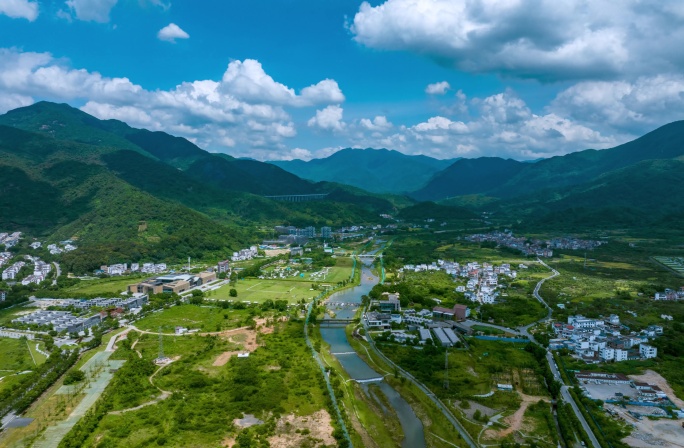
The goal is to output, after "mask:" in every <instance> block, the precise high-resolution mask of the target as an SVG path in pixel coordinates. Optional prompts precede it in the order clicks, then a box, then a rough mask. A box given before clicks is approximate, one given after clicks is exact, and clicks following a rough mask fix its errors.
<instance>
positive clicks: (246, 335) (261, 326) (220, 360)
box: [211, 317, 287, 367]
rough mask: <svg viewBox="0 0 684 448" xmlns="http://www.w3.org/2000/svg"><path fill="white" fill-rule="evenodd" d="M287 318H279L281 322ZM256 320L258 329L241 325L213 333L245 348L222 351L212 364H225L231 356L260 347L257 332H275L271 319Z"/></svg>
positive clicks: (218, 365)
mask: <svg viewBox="0 0 684 448" xmlns="http://www.w3.org/2000/svg"><path fill="white" fill-rule="evenodd" d="M285 320H287V318H285V317H283V318H281V319H280V320H279V322H284V321H285ZM255 321H256V324H257V330H256V331H255V330H252V329H250V328H249V327H240V328H235V329H233V330H226V331H221V332H218V333H211V334H216V335H218V336H220V337H222V338H225V339H228V341H229V342H231V343H233V344H237V345H242V347H243V350H232V351H228V352H223V353H221V354H220V355H219V356H218V357H217V358H216V360H215V361H214V363H213V364H212V365H213V366H215V367H220V366H223V365H225V364H226V363H227V362H228V361H229V360H230V358H231V357H233V356H237V355H238V354H240V353H243V352H250V353H251V352H253V351H254V350H256V349H257V348H259V347H260V346H261V345H260V344H259V343H258V342H257V332H259V333H262V334H270V333H273V326H272V325H271V326H269V324H270V323H273V322H272V321H269V320H268V319H265V318H258V319H255Z"/></svg>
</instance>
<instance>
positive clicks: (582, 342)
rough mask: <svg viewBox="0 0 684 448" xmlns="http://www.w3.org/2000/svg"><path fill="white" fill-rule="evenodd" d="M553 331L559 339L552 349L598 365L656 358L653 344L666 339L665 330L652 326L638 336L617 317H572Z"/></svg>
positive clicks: (552, 343)
mask: <svg viewBox="0 0 684 448" xmlns="http://www.w3.org/2000/svg"><path fill="white" fill-rule="evenodd" d="M553 331H554V333H555V334H556V336H557V337H556V338H554V339H552V340H551V341H550V343H549V348H551V349H552V350H560V349H563V348H566V349H568V350H570V351H571V352H573V353H574V356H575V357H576V358H577V359H581V360H582V361H584V362H586V363H588V364H597V363H599V362H610V361H614V362H621V361H631V360H639V359H651V358H655V357H656V356H657V355H658V349H657V348H656V347H653V346H652V345H649V341H651V340H653V339H655V338H657V337H659V336H662V334H663V327H662V326H660V325H650V326H648V327H647V328H646V329H644V330H641V331H640V332H639V333H637V332H633V331H629V328H628V327H626V326H624V325H622V324H621V323H620V317H619V316H617V315H615V314H611V315H610V316H609V317H607V318H602V319H590V318H587V317H584V316H580V315H577V316H570V317H568V322H567V323H566V324H563V323H554V324H553ZM623 332H625V333H626V334H623Z"/></svg>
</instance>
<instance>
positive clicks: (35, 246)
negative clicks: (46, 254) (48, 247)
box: [29, 241, 43, 249]
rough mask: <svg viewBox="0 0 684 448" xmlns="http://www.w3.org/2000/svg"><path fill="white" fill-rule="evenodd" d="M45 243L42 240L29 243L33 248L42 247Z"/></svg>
mask: <svg viewBox="0 0 684 448" xmlns="http://www.w3.org/2000/svg"><path fill="white" fill-rule="evenodd" d="M42 245H43V243H41V242H40V241H34V242H32V243H31V244H29V247H30V248H31V249H40V247H41V246H42Z"/></svg>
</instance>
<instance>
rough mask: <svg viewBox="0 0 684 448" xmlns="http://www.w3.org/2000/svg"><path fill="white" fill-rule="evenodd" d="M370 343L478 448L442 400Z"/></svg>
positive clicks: (370, 339)
mask: <svg viewBox="0 0 684 448" xmlns="http://www.w3.org/2000/svg"><path fill="white" fill-rule="evenodd" d="M362 321H363V326H364V329H365V330H366V334H369V333H368V328H366V322H365V321H364V320H363V319H362ZM367 339H368V343H369V344H370V346H371V348H372V349H373V351H374V352H375V353H376V354H377V355H378V356H379V357H380V358H382V360H383V361H385V362H386V363H387V364H389V365H390V366H392V367H394V368H395V369H397V371H398V372H399V373H401V374H402V375H403V376H404V377H405V378H406V379H408V380H409V381H411V382H412V383H413V384H414V385H415V386H416V387H418V389H420V390H421V391H422V392H423V393H424V394H425V395H426V396H427V397H428V398H429V399H430V400H432V402H433V403H434V404H435V406H437V408H438V409H439V410H440V411H442V414H444V416H445V417H446V418H447V420H449V421H450V422H451V424H452V425H453V426H454V428H456V430H457V431H458V432H459V434H461V437H462V438H463V440H465V442H466V443H467V444H468V446H469V447H471V448H477V446H478V445H477V443H475V441H474V440H473V439H472V438H471V437H470V434H468V431H466V430H465V428H464V427H463V425H461V422H459V421H458V420H457V419H456V417H454V415H453V414H452V413H451V411H450V410H449V409H448V408H447V406H446V405H445V404H444V403H442V400H440V399H439V398H437V396H435V394H433V393H432V392H431V391H430V390H429V389H428V388H427V387H426V386H424V385H423V384H422V383H421V382H420V381H418V380H417V379H415V378H414V377H413V375H411V374H410V373H408V372H407V371H405V370H404V369H402V368H401V367H399V366H398V365H396V364H395V363H394V362H392V361H391V360H390V359H389V358H387V357H386V356H385V355H384V354H383V353H382V352H381V351H380V350H379V349H378V348H377V347H376V346H375V342H373V338H371V337H368V338H367Z"/></svg>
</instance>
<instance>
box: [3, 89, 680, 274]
mask: <svg viewBox="0 0 684 448" xmlns="http://www.w3.org/2000/svg"><path fill="white" fill-rule="evenodd" d="M281 166H282V167H284V168H285V169H283V168H281ZM286 170H291V171H297V172H288V171H286ZM300 174H301V175H300ZM304 177H306V178H307V179H305V178H304ZM0 179H2V180H3V182H2V183H0V230H1V231H14V230H22V231H26V232H28V233H30V234H31V235H33V236H38V237H47V238H48V239H51V240H53V241H54V240H64V239H76V240H78V242H79V243H78V244H79V245H80V246H82V247H88V248H89V250H88V251H87V252H85V253H84V252H81V251H79V252H80V253H79V255H78V256H75V255H69V256H65V261H66V263H67V264H66V267H67V269H71V268H74V270H77V271H79V272H82V271H85V270H87V269H91V268H92V267H97V266H99V265H101V264H103V263H112V262H119V261H127V260H128V261H130V260H139V259H141V258H151V259H169V258H176V259H182V258H185V257H188V256H190V257H193V258H201V257H207V256H211V257H221V256H225V254H226V252H230V251H233V250H235V249H238V248H240V247H242V246H244V245H247V244H251V243H253V242H254V241H255V240H256V239H258V238H262V237H268V236H270V226H272V225H274V224H291V225H295V226H307V225H314V226H322V225H333V226H342V225H347V224H360V223H376V222H377V221H378V215H380V214H384V213H389V214H394V215H395V216H396V217H398V218H400V219H403V220H406V221H409V222H416V221H424V219H426V218H433V219H435V220H439V221H450V222H454V221H455V220H459V219H461V220H471V219H477V217H478V216H479V213H480V212H483V211H487V212H490V213H492V214H495V215H497V216H498V217H499V218H500V219H501V220H502V222H511V223H513V222H516V223H518V224H520V225H521V226H522V227H527V228H529V229H541V230H550V229H553V230H556V231H558V230H560V229H562V230H563V231H574V230H578V229H582V230H591V229H595V228H597V227H602V228H603V227H611V226H612V227H616V226H618V227H632V228H637V227H641V228H644V227H648V226H654V225H658V226H660V227H661V228H665V229H673V230H677V229H679V227H678V226H677V223H678V222H680V221H681V219H682V218H684V206H682V204H684V189H683V188H681V185H682V181H683V180H684V122H682V121H679V122H674V123H670V124H668V125H665V126H663V127H661V128H659V129H656V130H654V131H652V132H650V133H648V134H646V135H644V136H643V137H640V138H638V139H636V140H634V141H631V142H629V143H625V144H623V145H620V146H617V147H615V148H610V149H604V150H583V151H578V152H575V153H571V154H568V155H565V156H558V157H553V158H550V159H544V160H539V161H535V163H528V162H519V161H515V160H511V159H502V158H497V157H482V158H476V159H457V160H456V159H455V160H437V159H432V158H430V157H425V156H406V155H403V154H401V153H399V152H396V151H389V150H372V149H363V150H357V149H347V150H342V151H339V152H338V153H336V154H333V155H332V156H330V157H328V158H326V159H317V160H312V161H309V162H302V161H290V162H270V163H266V162H260V161H256V160H252V159H236V158H233V157H231V156H229V155H225V154H212V153H209V152H207V151H204V150H203V149H201V148H199V147H198V146H196V145H195V144H193V143H192V142H190V141H188V140H186V139H184V138H180V137H174V136H171V135H169V134H166V133H164V132H152V131H148V130H145V129H136V128H133V127H130V126H128V125H127V124H126V123H123V122H121V121H117V120H99V119H97V118H95V117H92V116H90V115H88V114H86V113H84V112H82V111H80V110H78V109H76V108H73V107H70V106H68V105H65V104H55V103H48V102H40V103H36V104H34V105H32V106H28V107H23V108H19V109H15V110H13V111H10V112H8V113H6V114H5V115H1V116H0ZM311 179H314V180H311ZM338 182H346V183H347V185H343V184H342V183H338ZM363 188H367V189H369V190H372V191H373V192H372V193H371V192H368V191H366V190H364V189H363ZM400 191H401V192H404V193H405V195H403V196H398V195H396V194H395V195H388V194H379V192H393V193H398V192H400ZM284 194H289V195H295V194H297V195H298V194H327V197H326V199H325V200H322V201H311V202H298V203H289V202H288V203H285V202H279V201H275V200H273V199H270V198H268V196H277V195H284ZM420 201H423V202H420ZM417 202H420V203H417ZM70 257H71V258H70ZM69 263H71V264H69Z"/></svg>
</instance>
